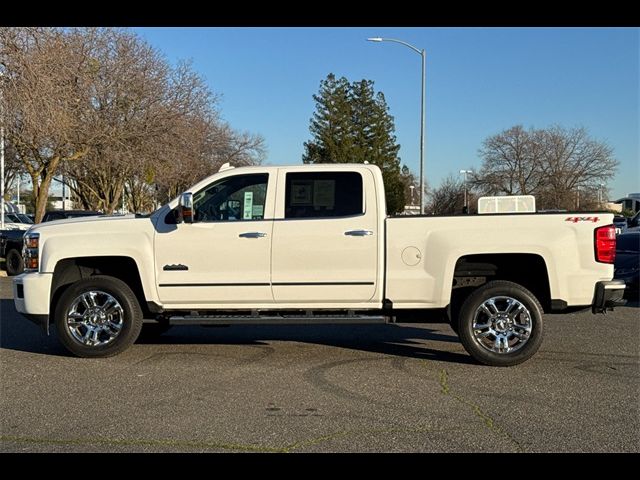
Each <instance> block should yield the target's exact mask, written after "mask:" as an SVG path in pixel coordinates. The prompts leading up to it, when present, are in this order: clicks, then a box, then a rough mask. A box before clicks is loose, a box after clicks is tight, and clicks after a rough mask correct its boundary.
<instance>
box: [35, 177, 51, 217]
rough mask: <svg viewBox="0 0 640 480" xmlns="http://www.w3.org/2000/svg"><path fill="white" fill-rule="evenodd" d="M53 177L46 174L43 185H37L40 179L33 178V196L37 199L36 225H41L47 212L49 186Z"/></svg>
mask: <svg viewBox="0 0 640 480" xmlns="http://www.w3.org/2000/svg"><path fill="white" fill-rule="evenodd" d="M52 178H53V175H52V174H50V173H47V174H45V176H44V178H43V179H42V183H40V185H37V182H38V177H36V178H33V177H32V178H31V179H32V180H33V196H34V199H35V207H36V212H35V223H40V222H41V221H42V218H43V217H44V214H45V212H46V210H47V200H48V199H49V186H50V185H51V179H52Z"/></svg>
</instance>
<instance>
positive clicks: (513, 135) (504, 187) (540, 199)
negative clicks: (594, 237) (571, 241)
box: [471, 126, 618, 209]
mask: <svg viewBox="0 0 640 480" xmlns="http://www.w3.org/2000/svg"><path fill="white" fill-rule="evenodd" d="M479 153H480V155H481V156H482V159H483V162H482V168H481V170H480V172H479V173H478V174H477V175H475V176H474V177H473V179H472V181H471V183H472V185H473V186H474V187H475V188H476V189H477V190H478V191H480V192H482V193H483V194H485V195H498V194H506V195H535V196H536V205H537V206H538V208H547V209H551V208H563V209H576V208H580V209H582V208H588V207H591V208H593V206H594V205H593V199H594V198H595V194H596V192H597V190H598V188H600V187H599V185H600V184H606V183H607V182H608V181H609V180H610V179H611V178H612V177H613V176H614V175H615V171H616V168H617V165H618V162H617V161H616V160H615V159H614V157H613V150H612V149H611V147H609V146H608V145H607V144H606V143H603V142H599V141H596V140H593V139H591V138H590V137H589V135H588V133H587V131H586V130H585V129H584V128H572V129H566V128H563V127H559V126H553V127H550V128H546V129H537V130H536V129H529V130H524V129H523V127H522V126H515V127H512V128H510V129H508V130H505V131H504V132H502V133H500V134H498V135H494V136H492V137H489V138H488V139H486V140H485V141H484V142H483V146H482V148H481V149H480V151H479ZM580 197H582V199H583V200H582V201H580Z"/></svg>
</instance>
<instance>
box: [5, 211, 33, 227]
mask: <svg viewBox="0 0 640 480" xmlns="http://www.w3.org/2000/svg"><path fill="white" fill-rule="evenodd" d="M31 225H33V222H32V221H31V219H30V218H29V217H27V216H26V215H23V214H22V213H8V212H5V214H4V230H23V231H24V230H28V229H29V227H31Z"/></svg>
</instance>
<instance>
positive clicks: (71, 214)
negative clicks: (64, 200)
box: [42, 210, 102, 223]
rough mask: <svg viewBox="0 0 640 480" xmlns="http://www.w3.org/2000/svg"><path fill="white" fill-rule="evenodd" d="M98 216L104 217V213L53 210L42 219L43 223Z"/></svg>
mask: <svg viewBox="0 0 640 480" xmlns="http://www.w3.org/2000/svg"><path fill="white" fill-rule="evenodd" d="M96 215H102V213H101V212H95V211H92V210H51V211H49V212H47V213H45V214H44V217H42V223H44V222H51V221H53V220H64V219H67V218H77V217H93V216H96Z"/></svg>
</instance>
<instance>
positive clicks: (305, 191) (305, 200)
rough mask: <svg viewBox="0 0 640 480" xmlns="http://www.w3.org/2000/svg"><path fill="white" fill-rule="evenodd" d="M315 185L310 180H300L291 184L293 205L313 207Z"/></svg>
mask: <svg viewBox="0 0 640 480" xmlns="http://www.w3.org/2000/svg"><path fill="white" fill-rule="evenodd" d="M312 191H313V184H312V183H311V181H309V180H298V181H292V182H291V205H292V206H305V205H311V197H312V193H313V192H312Z"/></svg>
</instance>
